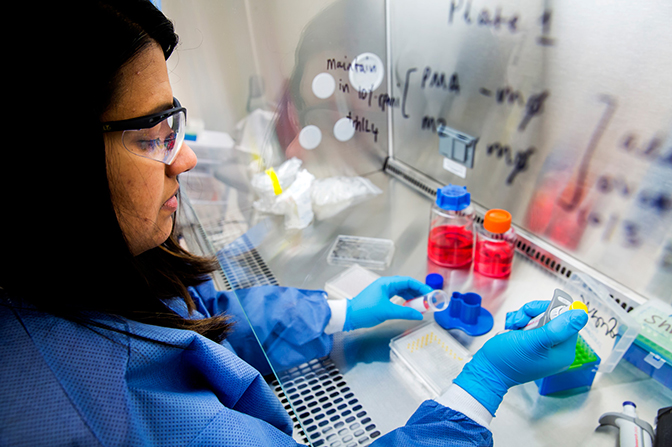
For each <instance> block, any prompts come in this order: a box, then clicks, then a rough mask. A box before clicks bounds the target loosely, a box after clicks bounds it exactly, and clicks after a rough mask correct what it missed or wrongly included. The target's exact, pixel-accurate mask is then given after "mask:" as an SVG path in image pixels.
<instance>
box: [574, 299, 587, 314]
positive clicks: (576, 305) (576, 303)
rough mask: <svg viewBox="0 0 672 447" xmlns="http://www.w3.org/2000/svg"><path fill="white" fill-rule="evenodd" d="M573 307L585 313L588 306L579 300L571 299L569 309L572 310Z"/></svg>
mask: <svg viewBox="0 0 672 447" xmlns="http://www.w3.org/2000/svg"><path fill="white" fill-rule="evenodd" d="M574 309H581V310H582V311H584V312H585V313H588V306H586V305H585V304H584V303H583V302H581V301H573V302H572V304H570V305H569V310H574Z"/></svg>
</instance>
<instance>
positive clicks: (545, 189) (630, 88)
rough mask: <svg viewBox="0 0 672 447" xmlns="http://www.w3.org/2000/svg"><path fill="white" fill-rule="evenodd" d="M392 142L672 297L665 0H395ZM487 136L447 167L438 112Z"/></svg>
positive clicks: (671, 124) (437, 173)
mask: <svg viewBox="0 0 672 447" xmlns="http://www.w3.org/2000/svg"><path fill="white" fill-rule="evenodd" d="M387 3H388V8H389V17H390V20H389V30H388V35H389V45H390V54H391V56H390V62H389V67H390V72H391V74H392V76H391V78H390V91H391V92H392V93H391V95H392V96H393V97H395V98H399V106H398V107H395V108H393V109H392V123H393V124H392V140H391V141H392V144H391V146H392V147H391V154H392V156H393V157H394V158H395V159H397V160H399V161H401V162H404V163H406V164H408V165H409V166H411V167H413V168H415V169H416V170H418V171H420V172H422V173H423V174H425V175H427V176H429V177H431V178H433V179H435V180H436V181H437V182H439V183H440V184H448V183H456V184H460V185H466V186H467V188H468V189H469V191H470V192H471V193H472V198H473V199H474V200H475V201H476V202H477V203H479V204H480V205H482V206H483V207H485V208H505V209H507V210H509V211H511V212H512V214H513V216H514V222H515V223H517V224H518V225H519V226H521V227H523V228H525V229H527V230H528V231H530V232H531V233H533V234H534V235H536V236H538V237H540V238H542V239H544V240H546V241H548V242H550V243H552V244H553V245H555V246H556V247H558V248H560V249H561V250H563V251H565V252H567V253H570V254H571V255H572V256H574V257H576V258H577V259H578V260H579V261H580V262H583V263H585V264H588V265H591V266H592V267H594V268H595V269H597V270H598V271H600V272H602V273H603V274H605V275H606V276H609V277H610V278H612V279H613V280H615V281H618V282H619V283H621V284H622V285H623V286H625V287H627V288H630V289H633V290H634V291H635V292H637V293H639V294H641V295H644V296H646V297H658V298H662V299H665V300H667V301H669V300H672V292H671V291H670V290H671V288H672V262H670V253H671V252H672V248H671V247H672V245H671V244H672V242H671V241H672V134H671V131H672V107H670V104H672V81H671V78H670V76H668V75H667V73H669V70H670V67H671V64H672V31H671V30H670V27H669V26H668V24H667V19H666V17H669V15H670V14H672V5H671V4H670V3H668V2H657V1H653V0H651V1H644V2H638V3H637V4H633V3H628V2H610V3H608V4H606V3H602V2H580V1H574V0H573V1H563V2H554V1H546V2H542V1H533V0H517V1H507V2H498V1H490V0H482V1H477V0H474V1H470V0H453V1H425V2H422V4H421V5H420V4H417V3H411V2H405V1H398V0H389V1H388V2H387ZM440 124H445V125H446V126H448V127H449V128H452V129H455V130H457V131H459V132H463V133H467V134H469V135H473V136H475V137H477V138H478V139H479V141H478V143H477V146H476V152H475V162H474V167H473V169H465V171H466V176H465V178H461V177H459V176H458V175H455V174H453V173H451V172H449V171H447V170H446V169H445V168H444V167H443V166H442V163H443V156H442V155H441V154H440V153H439V137H438V136H437V134H436V128H437V127H438V126H439V125H440Z"/></svg>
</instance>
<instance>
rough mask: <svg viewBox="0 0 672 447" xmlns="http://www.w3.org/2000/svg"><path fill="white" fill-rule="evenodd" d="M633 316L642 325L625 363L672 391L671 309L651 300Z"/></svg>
mask: <svg viewBox="0 0 672 447" xmlns="http://www.w3.org/2000/svg"><path fill="white" fill-rule="evenodd" d="M630 314H631V315H632V316H633V317H634V318H635V320H636V321H638V322H639V323H640V325H641V331H640V333H639V335H638V336H637V338H636V339H635V341H634V343H633V344H632V345H631V346H630V349H628V350H627V352H626V353H625V359H626V360H627V361H629V362H630V363H632V364H633V365H635V366H636V367H637V368H639V369H641V370H642V371H644V372H645V373H646V374H648V375H649V376H650V377H652V378H653V379H655V380H657V381H658V382H660V383H662V384H663V385H665V386H666V387H668V388H670V389H672V337H671V335H672V306H670V305H669V304H666V303H663V302H661V301H656V300H651V301H648V302H646V303H644V304H641V305H639V306H637V307H635V308H634V309H633V310H632V312H630Z"/></svg>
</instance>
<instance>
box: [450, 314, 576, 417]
mask: <svg viewBox="0 0 672 447" xmlns="http://www.w3.org/2000/svg"><path fill="white" fill-rule="evenodd" d="M528 304H529V306H528V307H527V308H525V307H523V309H524V310H523V314H520V313H518V317H520V318H519V319H518V321H516V323H517V325H522V326H524V325H525V324H527V322H529V320H530V319H531V318H532V317H535V316H536V315H538V314H540V313H542V312H543V311H545V310H546V307H547V306H548V304H546V305H541V304H539V303H538V302H537V303H535V304H532V303H528ZM528 312H529V313H528ZM522 315H526V316H522ZM512 320H516V318H514V317H513V316H512ZM525 320H527V321H525ZM507 321H508V316H507ZM523 322H524V324H523ZM587 322H588V315H587V314H586V313H585V312H584V311H582V310H569V311H567V312H565V313H563V314H560V315H559V316H558V317H557V318H555V319H553V320H551V321H550V322H549V323H548V324H546V325H544V326H542V327H540V328H537V329H532V330H529V331H509V332H506V333H504V334H499V335H496V336H495V337H493V338H491V339H490V340H488V341H487V342H486V343H485V345H483V347H482V348H481V349H479V350H478V352H476V354H475V355H474V357H473V358H472V359H471V360H470V361H469V363H467V364H466V365H464V369H463V370H462V372H461V373H460V375H458V376H457V378H456V379H455V380H454V383H455V384H456V385H458V386H459V387H460V388H462V389H463V390H465V391H466V392H468V393H469V394H471V395H472V396H473V397H474V398H475V399H476V400H477V401H479V402H480V403H481V404H482V405H483V406H484V407H485V408H486V409H487V410H488V411H489V412H490V413H491V414H492V415H493V416H494V415H495V412H496V411H497V408H498V407H499V404H500V403H501V402H502V398H503V397H504V394H506V392H507V391H508V389H509V388H510V387H512V386H514V385H519V384H521V383H525V382H530V381H532V380H537V379H540V378H542V377H546V376H550V375H553V374H557V373H559V372H561V371H562V370H564V369H566V368H567V367H568V366H569V365H571V364H572V362H573V361H574V354H575V351H576V341H577V337H578V332H579V330H581V328H583V327H584V326H585V325H586V323H587Z"/></svg>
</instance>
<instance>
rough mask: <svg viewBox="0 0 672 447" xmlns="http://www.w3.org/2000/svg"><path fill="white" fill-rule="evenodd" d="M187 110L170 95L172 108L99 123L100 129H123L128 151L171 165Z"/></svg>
mask: <svg viewBox="0 0 672 447" xmlns="http://www.w3.org/2000/svg"><path fill="white" fill-rule="evenodd" d="M186 124H187V109H185V108H184V107H182V106H181V105H180V102H179V101H178V100H177V98H173V108H172V109H168V110H165V111H163V112H158V113H153V114H151V115H147V116H141V117H139V118H131V119H128V120H122V121H110V122H107V123H102V130H103V132H123V133H122V135H121V141H122V143H123V145H124V147H125V148H126V149H127V150H128V151H129V152H131V153H133V154H135V155H138V156H140V157H144V158H149V159H151V160H156V161H160V162H161V163H165V164H167V165H170V164H171V163H172V162H173V161H175V158H176V157H177V154H178V153H179V152H180V148H181V147H182V143H183V142H184V135H185V132H186V129H185V127H186Z"/></svg>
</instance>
